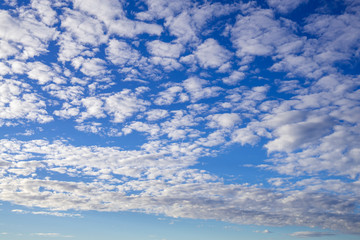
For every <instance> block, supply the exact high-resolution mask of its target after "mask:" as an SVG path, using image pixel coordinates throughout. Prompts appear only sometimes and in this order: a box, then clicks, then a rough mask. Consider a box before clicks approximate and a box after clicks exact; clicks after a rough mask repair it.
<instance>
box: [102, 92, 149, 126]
mask: <svg viewBox="0 0 360 240" xmlns="http://www.w3.org/2000/svg"><path fill="white" fill-rule="evenodd" d="M149 104H150V103H149V102H148V101H145V100H142V99H139V98H137V94H136V93H132V92H131V91H130V90H128V89H125V90H122V91H121V92H119V93H116V94H114V95H111V96H109V97H106V99H105V110H106V111H107V112H108V113H109V114H111V115H112V116H113V121H114V122H115V123H121V122H124V121H125V119H126V118H129V117H131V116H132V115H133V114H134V113H136V112H139V111H141V112H143V111H145V110H146V107H147V106H148V105H149Z"/></svg>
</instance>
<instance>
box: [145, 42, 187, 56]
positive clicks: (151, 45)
mask: <svg viewBox="0 0 360 240" xmlns="http://www.w3.org/2000/svg"><path fill="white" fill-rule="evenodd" d="M146 46H147V48H148V51H149V52H150V53H151V54H152V55H155V56H159V57H170V58H178V57H179V56H180V54H181V52H182V51H183V46H182V45H181V44H172V43H166V42H161V41H159V40H155V41H152V42H147V44H146Z"/></svg>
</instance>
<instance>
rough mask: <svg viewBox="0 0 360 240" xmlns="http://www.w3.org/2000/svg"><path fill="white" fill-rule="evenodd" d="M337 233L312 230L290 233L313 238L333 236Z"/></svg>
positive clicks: (294, 235)
mask: <svg viewBox="0 0 360 240" xmlns="http://www.w3.org/2000/svg"><path fill="white" fill-rule="evenodd" d="M335 235H336V234H334V233H329V232H310V231H306V232H294V233H292V234H290V236H293V237H301V238H313V237H331V236H335Z"/></svg>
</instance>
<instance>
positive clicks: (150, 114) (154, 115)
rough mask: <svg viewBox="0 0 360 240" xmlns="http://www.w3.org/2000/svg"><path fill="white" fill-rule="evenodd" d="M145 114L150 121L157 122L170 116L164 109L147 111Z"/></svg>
mask: <svg viewBox="0 0 360 240" xmlns="http://www.w3.org/2000/svg"><path fill="white" fill-rule="evenodd" d="M145 114H146V115H147V120H148V121H156V120H159V119H163V118H166V117H167V116H169V113H168V111H167V110H164V109H151V110H149V111H147V112H146V113H145Z"/></svg>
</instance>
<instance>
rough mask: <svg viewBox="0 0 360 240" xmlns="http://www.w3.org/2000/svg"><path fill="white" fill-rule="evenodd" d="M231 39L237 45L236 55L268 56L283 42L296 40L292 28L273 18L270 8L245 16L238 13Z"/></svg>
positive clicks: (242, 56) (251, 12)
mask: <svg viewBox="0 0 360 240" xmlns="http://www.w3.org/2000/svg"><path fill="white" fill-rule="evenodd" d="M231 40H232V42H233V44H234V45H235V46H236V47H237V52H236V55H237V56H238V57H241V58H244V57H247V56H269V55H272V54H274V53H275V52H276V51H277V49H278V48H280V47H281V46H283V45H284V44H287V43H290V42H293V41H296V40H297V38H296V37H295V35H293V34H292V30H291V29H289V28H288V27H286V26H282V23H281V22H280V21H276V20H275V19H274V14H273V12H272V11H271V10H265V9H261V10H254V11H250V14H248V15H245V16H240V15H238V17H237V21H236V23H235V25H234V26H233V28H232V29H231Z"/></svg>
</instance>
